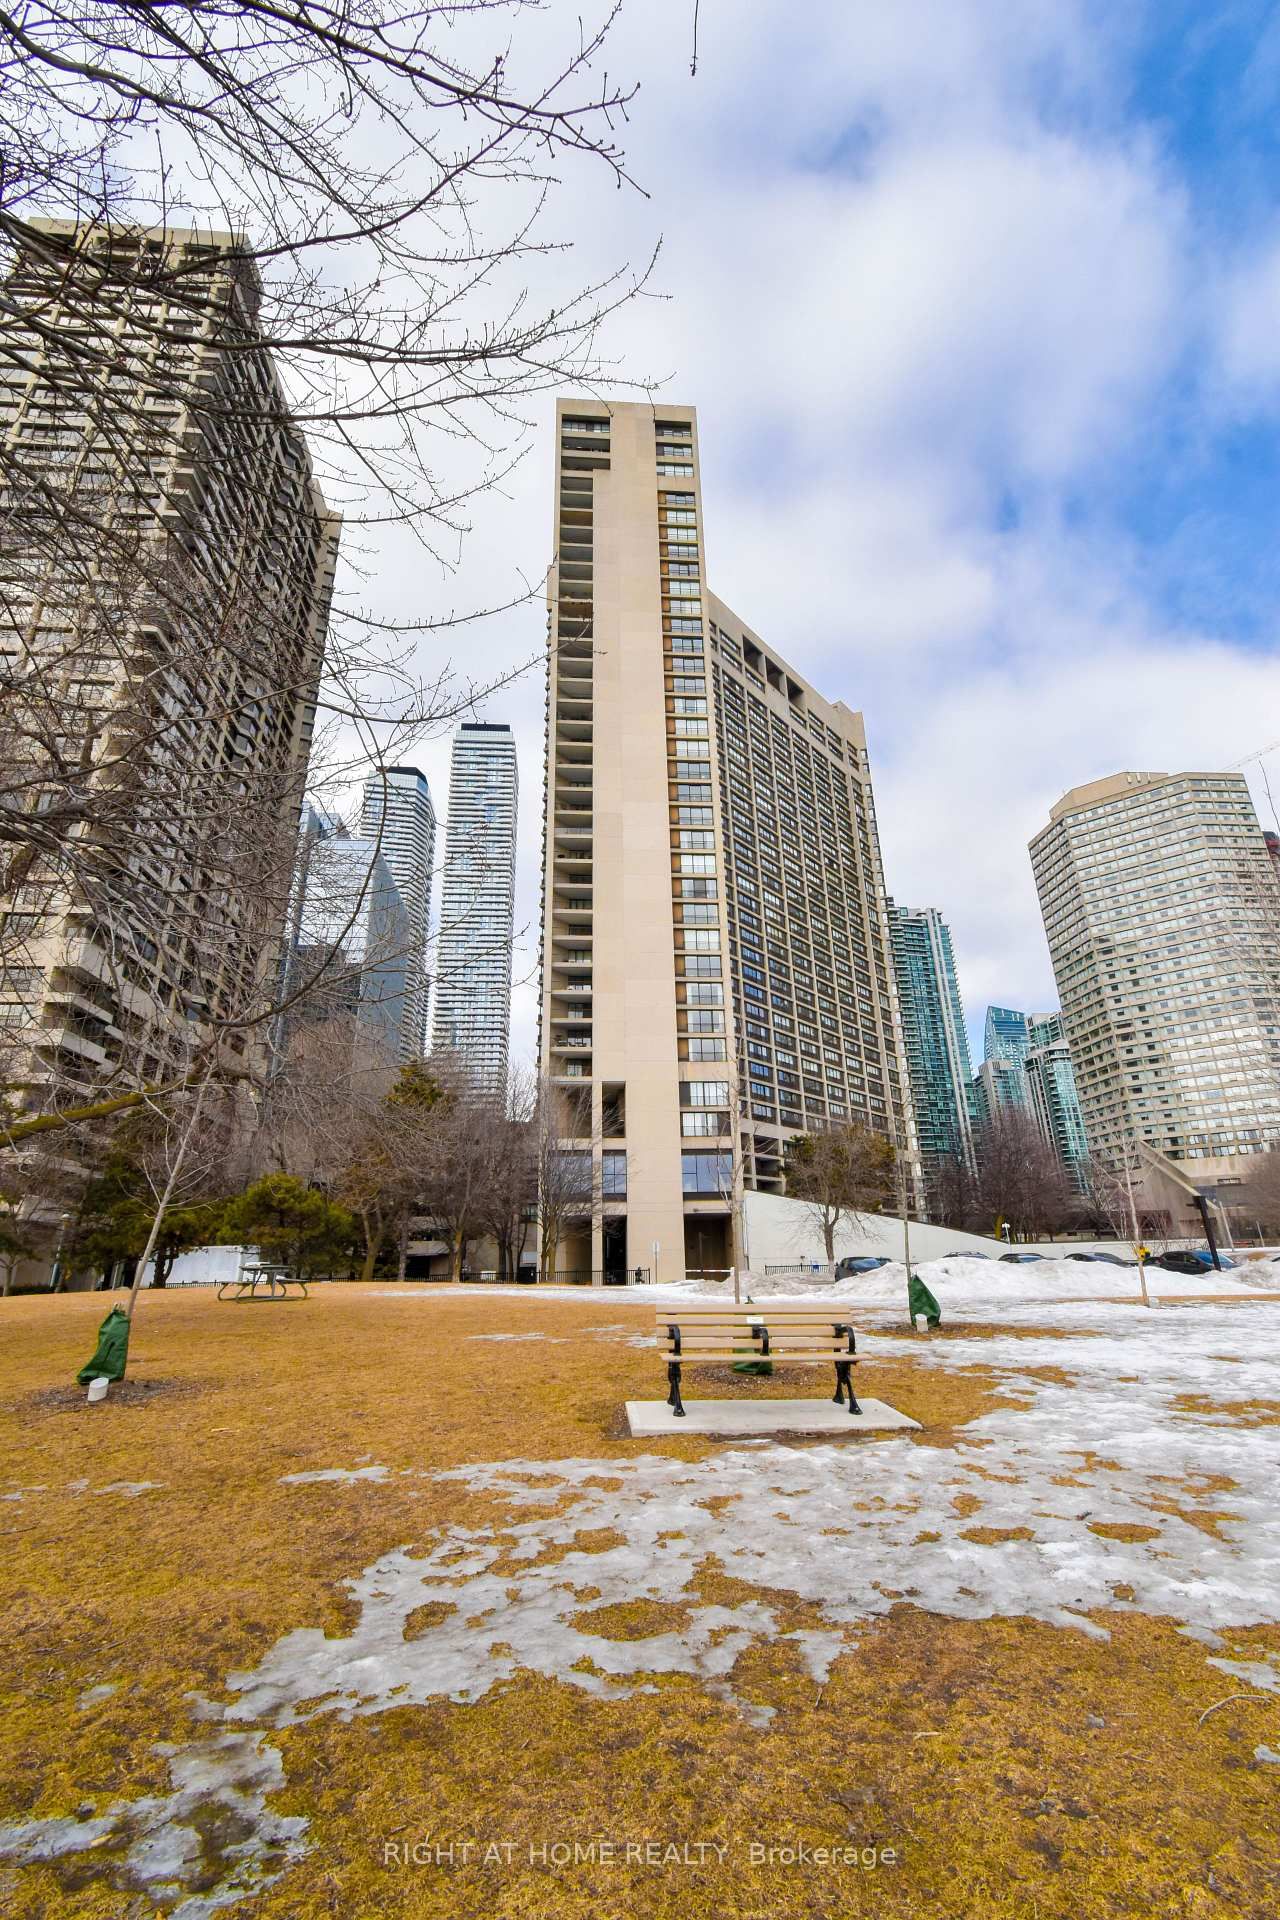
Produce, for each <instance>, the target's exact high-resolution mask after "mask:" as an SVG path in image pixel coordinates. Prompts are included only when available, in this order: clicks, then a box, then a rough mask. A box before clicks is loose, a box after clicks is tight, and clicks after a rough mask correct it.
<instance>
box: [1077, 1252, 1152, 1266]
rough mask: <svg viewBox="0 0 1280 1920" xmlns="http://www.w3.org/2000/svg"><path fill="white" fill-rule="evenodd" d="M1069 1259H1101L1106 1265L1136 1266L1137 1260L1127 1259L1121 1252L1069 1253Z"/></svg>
mask: <svg viewBox="0 0 1280 1920" xmlns="http://www.w3.org/2000/svg"><path fill="white" fill-rule="evenodd" d="M1067 1258H1068V1260H1091V1261H1101V1262H1102V1264H1103V1266H1105V1267H1136V1266H1137V1264H1138V1263H1137V1261H1136V1260H1126V1259H1125V1258H1124V1256H1123V1255H1122V1254H1119V1253H1084V1252H1081V1253H1069V1254H1068V1255H1067Z"/></svg>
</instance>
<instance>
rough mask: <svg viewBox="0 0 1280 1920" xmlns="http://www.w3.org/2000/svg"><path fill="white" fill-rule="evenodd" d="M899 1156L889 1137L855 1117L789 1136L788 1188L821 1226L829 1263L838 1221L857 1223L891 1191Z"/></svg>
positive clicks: (840, 1222) (833, 1250)
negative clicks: (814, 1131) (843, 1122)
mask: <svg viewBox="0 0 1280 1920" xmlns="http://www.w3.org/2000/svg"><path fill="white" fill-rule="evenodd" d="M895 1158H896V1156H895V1154H894V1150H893V1147H892V1146H891V1145H890V1143H889V1141H887V1140H886V1139H884V1137H883V1136H882V1135H881V1134H878V1133H873V1132H872V1131H871V1129H870V1128H869V1127H863V1126H859V1125H858V1124H857V1122H856V1121H855V1122H852V1123H850V1124H849V1125H847V1126H842V1127H828V1128H826V1129H824V1131H823V1132H821V1133H807V1134H800V1135H798V1136H797V1137H796V1138H795V1139H793V1140H790V1141H788V1143H787V1192H788V1194H789V1195H791V1196H792V1197H793V1198H794V1199H797V1200H802V1201H803V1202H804V1203H805V1205H806V1206H807V1207H808V1209H809V1212H810V1214H811V1215H812V1217H813V1219H814V1220H815V1222H816V1223H817V1225H818V1226H819V1227H820V1228H821V1231H822V1244H823V1248H824V1250H825V1252H826V1256H827V1262H828V1264H829V1265H830V1264H834V1261H835V1257H836V1253H835V1245H836V1234H837V1232H838V1231H839V1229H840V1227H841V1226H842V1225H847V1226H852V1225H855V1224H856V1223H857V1222H858V1221H859V1219H860V1218H861V1216H862V1214H864V1213H869V1212H873V1211H875V1210H877V1209H878V1208H879V1207H881V1206H882V1205H883V1203H884V1202H885V1200H887V1199H888V1198H889V1197H890V1195H891V1194H892V1193H893V1191H894V1165H895Z"/></svg>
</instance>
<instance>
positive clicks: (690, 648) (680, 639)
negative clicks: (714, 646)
mask: <svg viewBox="0 0 1280 1920" xmlns="http://www.w3.org/2000/svg"><path fill="white" fill-rule="evenodd" d="M671 651H672V653H701V652H702V642H701V640H695V639H693V638H692V636H691V635H689V634H686V633H673V634H672V636H671Z"/></svg>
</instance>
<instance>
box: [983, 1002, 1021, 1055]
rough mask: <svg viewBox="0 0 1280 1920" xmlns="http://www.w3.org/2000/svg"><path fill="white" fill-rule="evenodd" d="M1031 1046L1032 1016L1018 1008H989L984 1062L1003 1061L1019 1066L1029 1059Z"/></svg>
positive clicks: (984, 1041) (984, 1038)
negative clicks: (1028, 1053) (1020, 1011)
mask: <svg viewBox="0 0 1280 1920" xmlns="http://www.w3.org/2000/svg"><path fill="white" fill-rule="evenodd" d="M1030 1045H1031V1016H1030V1014H1027V1013H1019V1011H1018V1010H1017V1008H1016V1007H988V1008H987V1022H986V1028H985V1031H984V1034H983V1048H982V1057H983V1059H984V1060H1003V1061H1009V1062H1012V1063H1014V1064H1018V1063H1020V1062H1021V1061H1023V1060H1025V1059H1026V1057H1027V1049H1028V1047H1029V1046H1030Z"/></svg>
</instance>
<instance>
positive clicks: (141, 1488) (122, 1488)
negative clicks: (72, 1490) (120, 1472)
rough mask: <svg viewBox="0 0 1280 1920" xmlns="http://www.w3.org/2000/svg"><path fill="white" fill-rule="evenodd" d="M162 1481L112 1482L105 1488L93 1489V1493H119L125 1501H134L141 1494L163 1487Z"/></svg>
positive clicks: (163, 1482)
mask: <svg viewBox="0 0 1280 1920" xmlns="http://www.w3.org/2000/svg"><path fill="white" fill-rule="evenodd" d="M166 1484H167V1483H166V1482H165V1481H163V1480H112V1481H110V1482H109V1483H108V1484H107V1485H106V1486H105V1487H95V1488H94V1489H93V1491H94V1492H95V1493H119V1494H123V1495H124V1498H125V1499H126V1500H136V1499H137V1498H138V1495H139V1494H141V1493H154V1492H155V1491H156V1490H157V1488H160V1487H163V1486H165V1485H166Z"/></svg>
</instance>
